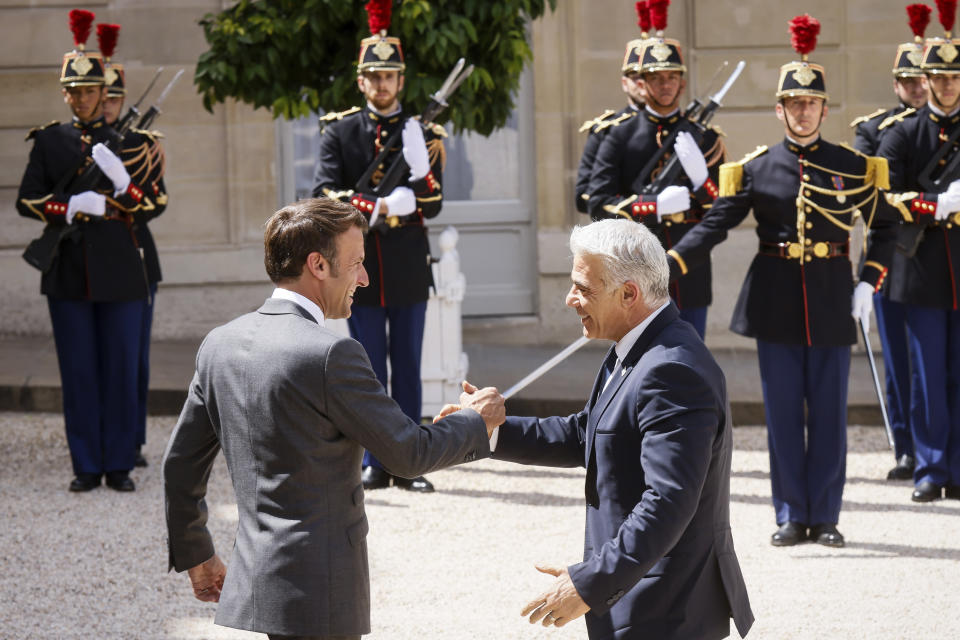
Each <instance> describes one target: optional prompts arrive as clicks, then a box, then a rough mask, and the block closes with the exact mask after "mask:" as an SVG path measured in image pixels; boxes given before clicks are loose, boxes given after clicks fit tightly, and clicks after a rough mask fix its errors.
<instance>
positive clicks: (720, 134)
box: [707, 124, 727, 138]
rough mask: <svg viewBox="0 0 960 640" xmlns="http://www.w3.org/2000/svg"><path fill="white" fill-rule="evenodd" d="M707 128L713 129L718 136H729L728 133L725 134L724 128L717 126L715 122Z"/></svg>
mask: <svg viewBox="0 0 960 640" xmlns="http://www.w3.org/2000/svg"><path fill="white" fill-rule="evenodd" d="M707 128H708V129H712V130H713V131H714V132H715V133H716V134H717V135H718V136H720V137H721V138H726V137H727V134H725V133H724V132H723V129H721V128H720V127H719V126H717V125H715V124H712V125H710V126H709V127H707Z"/></svg>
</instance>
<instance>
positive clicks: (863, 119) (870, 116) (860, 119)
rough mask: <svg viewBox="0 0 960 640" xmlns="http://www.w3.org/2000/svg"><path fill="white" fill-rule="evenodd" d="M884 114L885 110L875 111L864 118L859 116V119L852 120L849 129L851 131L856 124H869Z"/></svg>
mask: <svg viewBox="0 0 960 640" xmlns="http://www.w3.org/2000/svg"><path fill="white" fill-rule="evenodd" d="M886 112H887V110H886V109H877V110H876V111H874V112H873V113H868V114H867V115H865V116H860V117H859V118H854V119H853V122H851V123H850V128H851V129H853V128H854V127H856V126H857V125H858V124H863V123H864V122H870V121H871V120H873V119H874V118H876V117H877V116H880V115H883V114H885V113H886Z"/></svg>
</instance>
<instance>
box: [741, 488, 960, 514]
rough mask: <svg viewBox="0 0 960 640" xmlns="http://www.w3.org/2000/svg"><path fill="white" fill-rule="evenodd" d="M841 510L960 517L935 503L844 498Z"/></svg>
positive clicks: (746, 498)
mask: <svg viewBox="0 0 960 640" xmlns="http://www.w3.org/2000/svg"><path fill="white" fill-rule="evenodd" d="M904 500H909V497H908V496H907V495H906V494H904ZM730 502H739V503H741V504H763V505H769V504H770V496H754V495H746V494H743V493H731V494H730ZM842 511H878V512H881V513H887V512H891V511H903V512H908V513H923V514H927V515H930V514H934V515H945V516H956V517H960V509H957V508H956V507H953V506H938V505H936V504H900V503H896V504H889V503H884V502H852V501H850V500H844V501H843V509H842Z"/></svg>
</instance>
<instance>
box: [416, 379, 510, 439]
mask: <svg viewBox="0 0 960 640" xmlns="http://www.w3.org/2000/svg"><path fill="white" fill-rule="evenodd" d="M461 386H462V387H463V393H461V394H460V403H459V404H448V405H445V406H444V407H443V409H441V410H440V413H439V414H437V415H436V417H434V419H433V421H434V422H437V421H439V420H442V419H443V418H445V417H447V416H448V415H450V414H451V413H454V412H456V411H460V410H461V409H473V410H474V411H476V412H477V413H479V414H480V417H481V418H483V422H484V424H486V425H487V437H488V438H489V437H491V436H492V435H493V431H494V429H496V428H497V427H499V426H500V425H501V424H503V422H504V420H506V419H507V410H506V407H505V405H504V402H506V398H504V397H503V396H502V395H500V392H499V391H497V388H496V387H484V388H482V389H478V388H477V387H475V386H473V385H472V384H470V383H469V382H467V381H466V380H464V381H463V382H462V383H461Z"/></svg>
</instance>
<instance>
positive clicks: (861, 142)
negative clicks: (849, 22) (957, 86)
mask: <svg viewBox="0 0 960 640" xmlns="http://www.w3.org/2000/svg"><path fill="white" fill-rule="evenodd" d="M907 16H908V18H909V24H910V28H911V29H912V30H913V33H914V37H915V40H914V42H905V43H903V44H901V45H900V46H899V47H897V53H896V57H895V58H894V63H893V92H894V93H895V94H896V96H897V99H898V100H899V103H898V104H897V106H896V107H894V108H892V109H877V110H876V111H874V112H873V113H871V114H869V115H866V116H861V117H859V118H857V119H856V120H854V121H853V122H851V123H850V126H851V127H853V129H854V132H855V135H856V137H855V140H854V144H853V146H854V147H855V148H856V149H857V150H858V151H860V152H862V153H864V154H866V155H868V156H873V155H876V154H877V150H878V149H879V148H880V138H881V136H882V135H883V134H884V132H886V131H887V130H889V127H890V126H891V125H892V124H894V123H895V122H899V121H901V120H902V119H904V118H910V117H913V116H914V115H915V114H916V111H917V109H919V108H921V107H922V106H923V105H924V104H926V102H927V81H926V78H925V77H924V73H923V70H922V69H920V61H921V59H922V58H923V34H924V31H925V30H926V28H927V25H928V24H929V23H930V7H928V6H926V5H924V4H911V5H908V6H907ZM888 287H889V279H888V280H887V283H886V286H884V287H883V289H882V290H881V291H880V292H878V293H877V294H876V295H875V296H874V298H873V310H874V312H875V313H876V316H877V333H878V334H880V343H881V344H882V345H883V363H884V375H885V378H886V380H885V382H886V400H887V415H888V417H889V420H890V430H891V432H892V433H893V443H894V444H893V450H894V457H895V458H896V464H895V465H894V467H893V468H892V469H890V471H888V472H887V480H909V479H910V478H912V477H913V468H914V465H915V459H914V452H913V433H912V431H911V427H910V415H911V413H912V412H913V411H914V410H917V409H916V408H914V407H912V406H911V396H910V351H909V347H908V343H907V322H906V312H905V310H904V307H903V305H902V304H900V303H899V302H894V301H893V300H891V299H890V297H889V295H888V291H889V289H888Z"/></svg>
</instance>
